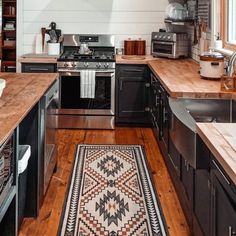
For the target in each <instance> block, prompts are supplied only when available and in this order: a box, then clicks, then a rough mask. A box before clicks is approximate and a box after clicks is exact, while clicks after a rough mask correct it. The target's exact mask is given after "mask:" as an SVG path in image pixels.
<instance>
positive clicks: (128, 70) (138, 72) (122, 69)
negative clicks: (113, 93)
mask: <svg viewBox="0 0 236 236" xmlns="http://www.w3.org/2000/svg"><path fill="white" fill-rule="evenodd" d="M118 71H119V76H124V77H130V76H131V77H136V76H138V77H146V75H147V67H146V66H143V65H142V66H133V65H132V66H130V65H122V66H118Z"/></svg>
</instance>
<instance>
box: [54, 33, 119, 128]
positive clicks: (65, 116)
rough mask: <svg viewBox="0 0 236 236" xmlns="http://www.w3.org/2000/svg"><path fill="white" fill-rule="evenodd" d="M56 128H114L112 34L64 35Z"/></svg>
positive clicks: (113, 54)
mask: <svg viewBox="0 0 236 236" xmlns="http://www.w3.org/2000/svg"><path fill="white" fill-rule="evenodd" d="M57 69H58V72H59V74H60V88H61V89H60V109H59V111H58V112H59V119H58V127H59V128H86V129H114V115H115V37H114V36H112V35H69V34H68V35H64V40H63V53H62V55H61V56H60V58H59V59H58V62H57Z"/></svg>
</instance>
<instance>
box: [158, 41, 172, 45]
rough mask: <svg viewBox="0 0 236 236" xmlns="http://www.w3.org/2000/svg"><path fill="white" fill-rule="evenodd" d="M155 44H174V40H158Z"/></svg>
mask: <svg viewBox="0 0 236 236" xmlns="http://www.w3.org/2000/svg"><path fill="white" fill-rule="evenodd" d="M155 44H162V45H174V44H175V43H174V42H163V41H156V42H155Z"/></svg>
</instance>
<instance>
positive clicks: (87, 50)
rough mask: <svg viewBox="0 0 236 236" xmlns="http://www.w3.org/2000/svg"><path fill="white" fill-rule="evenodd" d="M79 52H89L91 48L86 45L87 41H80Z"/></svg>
mask: <svg viewBox="0 0 236 236" xmlns="http://www.w3.org/2000/svg"><path fill="white" fill-rule="evenodd" d="M79 53H80V54H90V53H91V50H90V49H89V47H88V43H81V44H80V48H79Z"/></svg>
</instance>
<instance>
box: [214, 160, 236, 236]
mask: <svg viewBox="0 0 236 236" xmlns="http://www.w3.org/2000/svg"><path fill="white" fill-rule="evenodd" d="M211 180H212V194H211V207H212V209H211V217H212V224H211V226H212V228H211V230H212V234H211V235H214V236H224V235H225V236H229V235H230V236H233V235H236V187H235V185H234V184H233V183H232V182H231V181H230V179H229V178H228V177H227V175H226V174H225V173H224V171H223V170H222V169H221V167H220V166H219V164H218V163H217V161H216V160H214V159H213V160H212V162H211Z"/></svg>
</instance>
